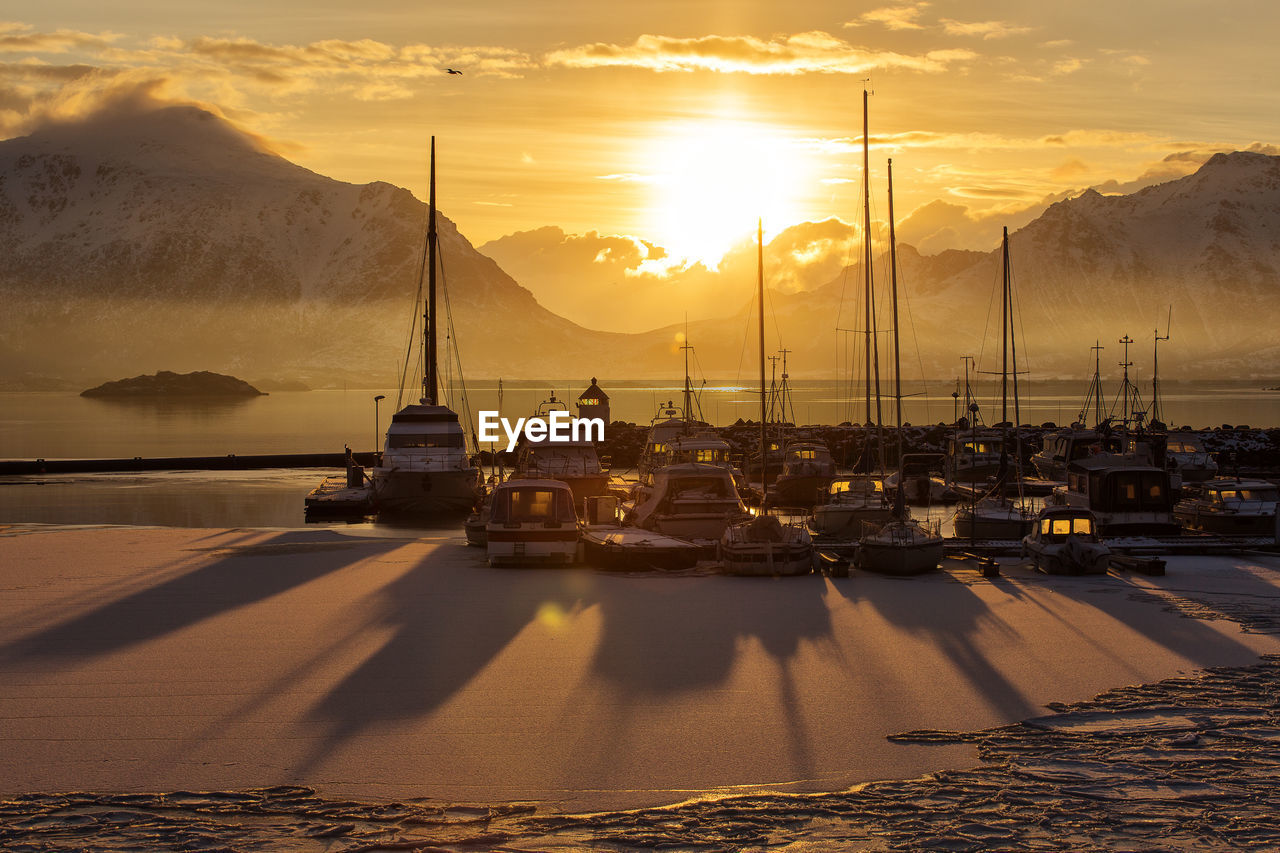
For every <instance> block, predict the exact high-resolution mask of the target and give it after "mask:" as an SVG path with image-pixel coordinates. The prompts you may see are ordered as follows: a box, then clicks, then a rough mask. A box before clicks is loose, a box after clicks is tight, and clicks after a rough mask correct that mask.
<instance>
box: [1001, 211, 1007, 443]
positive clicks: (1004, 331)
mask: <svg viewBox="0 0 1280 853" xmlns="http://www.w3.org/2000/svg"><path fill="white" fill-rule="evenodd" d="M1000 245H1001V249H1002V255H1003V269H1004V272H1003V274H1002V275H1001V279H1000V422H1001V423H1008V422H1009V229H1008V227H1006V228H1005V229H1004V236H1003V237H1002V238H1001V242H1000Z"/></svg>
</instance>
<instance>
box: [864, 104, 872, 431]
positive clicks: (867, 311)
mask: <svg viewBox="0 0 1280 853" xmlns="http://www.w3.org/2000/svg"><path fill="white" fill-rule="evenodd" d="M868 94H869V93H868V92H867V90H866V88H865V87H864V88H863V90H862V202H863V206H862V209H863V214H862V279H863V282H864V285H863V291H864V293H863V300H862V301H863V323H864V325H863V335H864V338H865V340H866V350H867V352H866V359H867V360H866V370H867V420H866V423H867V425H868V426H869V425H871V424H872V423H873V421H872V420H871V142H870V137H868V135H867V133H868V130H867V127H868V125H867V96H868Z"/></svg>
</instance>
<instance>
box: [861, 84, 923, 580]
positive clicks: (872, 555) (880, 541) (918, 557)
mask: <svg viewBox="0 0 1280 853" xmlns="http://www.w3.org/2000/svg"><path fill="white" fill-rule="evenodd" d="M863 102H864V104H865V102H866V101H865V95H864V99H863ZM866 144H867V141H866V134H865V132H864V134H863V145H864V146H865V145H866ZM864 158H865V147H864ZM865 163H866V160H865V159H864V169H866V166H865ZM867 172H869V170H867ZM868 177H869V175H867V174H866V173H865V172H864V180H866V179H867V178H868ZM865 195H866V197H867V201H866V204H867V213H866V220H867V222H868V223H869V222H870V220H871V210H870V208H871V201H870V196H871V193H870V192H867V193H866V194H865ZM863 239H865V240H868V241H869V240H870V239H871V238H870V236H869V234H868V235H867V236H864V238H863ZM868 254H870V253H868ZM889 259H890V260H889V268H890V271H891V275H892V281H893V290H892V293H893V296H892V299H893V374H894V375H893V381H894V392H893V396H894V400H895V401H896V403H897V406H896V408H897V430H896V431H897V439H898V480H899V482H901V481H902V464H903V463H902V371H901V361H900V358H899V349H900V347H899V325H898V247H897V239H896V237H895V235H894V223H893V160H890V161H889ZM942 553H943V541H942V536H941V535H940V534H939V533H938V531H937V529H936V527H934V528H931V527H926V526H925V525H923V524H921V523H920V522H919V521H916V520H915V519H913V518H911V516H910V514H909V513H908V512H907V507H906V496H905V495H904V493H903V490H902V489H899V490H898V492H897V496H896V497H895V499H894V502H893V515H892V516H891V517H890V519H889V521H888V523H886V524H885V525H884V526H882V527H881V528H880V529H878V530H876V531H874V532H872V533H869V534H867V535H865V536H863V537H862V538H861V539H859V540H858V554H857V563H858V567H859V568H861V569H866V570H867V571H872V572H879V573H881V574H887V575H918V574H922V573H924V572H928V571H932V570H933V569H936V568H937V567H938V564H939V563H940V562H942Z"/></svg>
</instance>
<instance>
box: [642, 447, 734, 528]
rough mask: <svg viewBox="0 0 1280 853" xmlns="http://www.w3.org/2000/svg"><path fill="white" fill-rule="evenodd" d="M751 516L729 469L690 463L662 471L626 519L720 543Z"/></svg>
mask: <svg viewBox="0 0 1280 853" xmlns="http://www.w3.org/2000/svg"><path fill="white" fill-rule="evenodd" d="M749 517H750V513H748V512H747V508H746V507H745V506H743V503H742V498H741V497H740V496H739V495H738V488H737V486H736V485H734V482H733V476H732V474H731V473H730V472H729V470H728V469H727V468H722V467H720V466H718V465H706V464H703V463H700V462H687V463H684V464H680V465H668V466H667V467H665V468H660V469H658V471H657V472H655V473H654V475H653V488H652V490H651V491H650V492H649V493H648V495H647V497H646V499H645V500H643V501H642V502H641V503H639V504H637V505H636V506H635V507H634V508H633V509H632V511H631V513H630V517H629V518H628V519H626V520H627V521H628V522H630V523H631V524H633V525H634V526H636V527H642V528H644V529H646V530H656V531H658V532H659V533H665V534H668V535H670V536H675V537H678V538H680V539H690V540H699V539H701V540H707V539H710V540H718V539H720V537H721V536H723V535H724V531H725V528H726V527H728V526H729V525H730V524H735V523H737V522H739V521H746V520H747V519H748V518H749Z"/></svg>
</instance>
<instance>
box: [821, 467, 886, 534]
mask: <svg viewBox="0 0 1280 853" xmlns="http://www.w3.org/2000/svg"><path fill="white" fill-rule="evenodd" d="M892 513H893V505H892V504H890V503H889V499H888V498H887V497H886V495H885V491H884V481H883V480H881V479H880V478H879V477H873V476H871V475H868V474H855V475H849V476H841V477H834V478H832V480H831V482H830V483H828V484H827V488H826V491H825V492H824V493H823V494H822V497H821V499H820V501H819V502H818V503H817V504H816V505H815V506H814V507H813V521H812V522H811V524H812V528H813V532H814V533H818V534H821V535H823V536H834V537H837V538H846V539H857V538H858V537H859V536H861V535H862V534H863V533H864V532H865V531H864V529H863V526H864V524H872V525H876V526H878V525H881V524H883V523H884V522H886V521H888V520H889V516H890V515H892Z"/></svg>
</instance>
